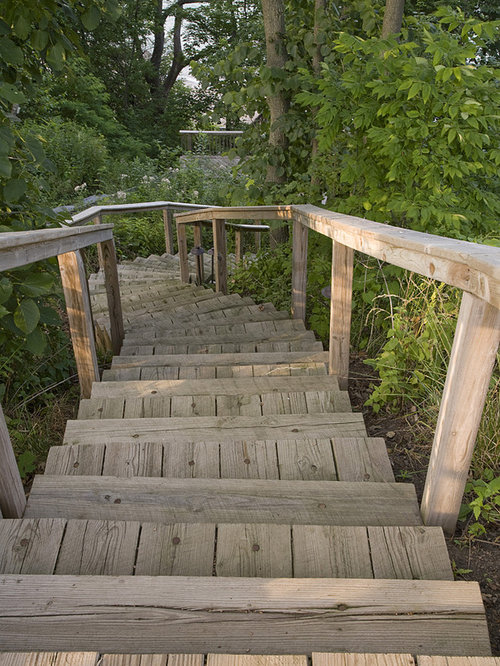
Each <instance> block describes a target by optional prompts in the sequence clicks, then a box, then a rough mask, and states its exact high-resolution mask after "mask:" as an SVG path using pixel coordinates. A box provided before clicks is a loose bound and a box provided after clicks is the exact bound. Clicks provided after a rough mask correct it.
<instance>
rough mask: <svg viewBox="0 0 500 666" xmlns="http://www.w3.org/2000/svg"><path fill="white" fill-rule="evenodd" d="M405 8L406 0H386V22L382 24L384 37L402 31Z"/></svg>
mask: <svg viewBox="0 0 500 666" xmlns="http://www.w3.org/2000/svg"><path fill="white" fill-rule="evenodd" d="M404 8H405V0H386V3H385V12H384V23H383V25H382V39H386V37H389V35H397V34H398V33H399V32H401V26H402V24H403V11H404Z"/></svg>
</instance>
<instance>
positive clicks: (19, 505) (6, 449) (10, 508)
mask: <svg viewBox="0 0 500 666" xmlns="http://www.w3.org/2000/svg"><path fill="white" fill-rule="evenodd" d="M25 507H26V496H25V494H24V489H23V483H22V481H21V475H20V474H19V468H18V466H17V462H16V457H15V455H14V449H13V448H12V442H11V441H10V435H9V431H8V429H7V424H6V422H5V417H4V415H3V410H2V407H1V406H0V517H2V516H3V517H4V518H21V517H22V515H23V513H24V509H25Z"/></svg>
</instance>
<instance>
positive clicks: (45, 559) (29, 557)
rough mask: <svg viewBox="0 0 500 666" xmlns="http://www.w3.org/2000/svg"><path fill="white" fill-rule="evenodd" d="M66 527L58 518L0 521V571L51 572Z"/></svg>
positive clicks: (13, 572) (8, 572)
mask: <svg viewBox="0 0 500 666" xmlns="http://www.w3.org/2000/svg"><path fill="white" fill-rule="evenodd" d="M65 526H66V521H65V520H61V519H59V518H41V519H39V520H8V519H4V520H0V572H1V573H6V574H17V573H19V574H21V573H22V574H46V573H52V572H53V571H54V567H55V565H56V561H57V555H58V553H59V547H60V544H61V541H62V538H63V534H64V529H65Z"/></svg>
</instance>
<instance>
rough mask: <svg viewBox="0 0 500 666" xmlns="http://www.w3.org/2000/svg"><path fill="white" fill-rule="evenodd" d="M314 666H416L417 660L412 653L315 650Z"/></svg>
mask: <svg viewBox="0 0 500 666" xmlns="http://www.w3.org/2000/svg"><path fill="white" fill-rule="evenodd" d="M312 666H415V660H414V659H413V657H412V655H411V654H360V653H351V654H349V653H347V654H340V653H337V654H331V653H327V652H323V653H320V652H313V654H312Z"/></svg>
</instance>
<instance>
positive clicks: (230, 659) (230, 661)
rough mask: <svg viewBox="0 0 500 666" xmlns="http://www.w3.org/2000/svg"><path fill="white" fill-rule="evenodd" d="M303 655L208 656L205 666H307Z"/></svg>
mask: <svg viewBox="0 0 500 666" xmlns="http://www.w3.org/2000/svg"><path fill="white" fill-rule="evenodd" d="M307 663H308V662H307V657H306V656H305V655H288V654H286V655H285V654H274V655H263V654H259V655H251V654H208V655H207V666H307Z"/></svg>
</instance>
